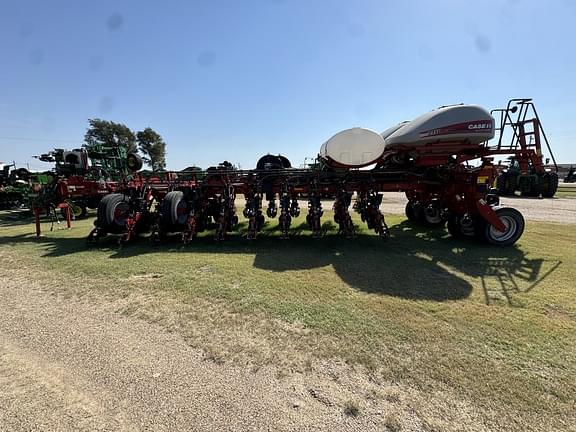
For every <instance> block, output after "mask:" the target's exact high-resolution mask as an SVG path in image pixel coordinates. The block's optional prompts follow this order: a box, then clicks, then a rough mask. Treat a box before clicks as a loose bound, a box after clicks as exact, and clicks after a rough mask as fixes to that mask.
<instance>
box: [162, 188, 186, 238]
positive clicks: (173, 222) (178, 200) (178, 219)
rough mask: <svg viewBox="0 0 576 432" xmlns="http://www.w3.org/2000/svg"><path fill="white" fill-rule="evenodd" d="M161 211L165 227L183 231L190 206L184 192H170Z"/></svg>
mask: <svg viewBox="0 0 576 432" xmlns="http://www.w3.org/2000/svg"><path fill="white" fill-rule="evenodd" d="M161 211H162V224H163V225H164V226H165V227H170V228H171V229H176V228H179V229H180V230H181V229H182V228H183V227H184V225H185V224H186V220H187V219H188V205H187V203H186V201H185V200H184V192H182V191H172V192H168V193H167V194H166V196H165V197H164V199H163V200H162V204H161Z"/></svg>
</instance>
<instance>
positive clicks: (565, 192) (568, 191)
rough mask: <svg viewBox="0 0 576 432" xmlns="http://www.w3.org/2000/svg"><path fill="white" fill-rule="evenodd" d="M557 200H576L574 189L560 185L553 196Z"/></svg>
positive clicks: (575, 190)
mask: <svg viewBox="0 0 576 432" xmlns="http://www.w3.org/2000/svg"><path fill="white" fill-rule="evenodd" d="M555 196H556V197H557V198H576V187H570V186H564V187H562V185H560V186H559V187H558V191H557V192H556V195H555Z"/></svg>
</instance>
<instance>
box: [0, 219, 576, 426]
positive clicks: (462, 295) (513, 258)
mask: <svg viewBox="0 0 576 432" xmlns="http://www.w3.org/2000/svg"><path fill="white" fill-rule="evenodd" d="M330 213H331V212H326V214H325V217H324V220H325V221H329V220H330V217H331V214H330ZM15 222H16V221H14V220H13V221H10V223H9V224H4V225H0V248H1V249H2V250H4V251H5V253H4V254H0V262H1V261H7V260H9V263H8V262H4V263H2V265H3V266H7V265H10V266H13V267H16V268H17V267H20V268H27V269H35V270H36V271H38V272H39V273H40V274H42V278H44V279H46V278H47V280H50V278H52V282H51V283H52V284H53V285H54V284H57V285H59V286H60V290H61V291H62V292H64V293H66V292H69V293H72V294H74V295H86V296H90V295H98V294H99V293H101V294H103V295H105V296H107V297H110V298H111V299H116V298H127V299H128V300H129V299H130V298H131V296H132V295H133V294H132V293H133V292H136V291H138V292H141V293H142V292H143V293H145V296H149V298H152V299H153V300H150V301H146V302H143V301H141V297H140V298H139V299H140V300H134V301H133V302H132V303H130V302H128V303H129V306H127V307H125V308H124V309H123V312H124V313H130V314H133V315H134V316H138V317H141V318H144V319H150V320H153V321H155V322H159V323H160V324H161V325H165V326H166V327H168V328H170V329H171V330H173V331H179V332H181V333H182V334H183V335H184V336H185V337H187V338H188V340H189V341H190V343H191V344H192V345H194V346H198V347H201V348H203V349H205V350H206V351H207V352H210V353H212V354H211V355H212V356H213V357H214V358H217V359H219V360H220V361H228V360H229V361H242V362H248V363H251V364H255V365H258V364H267V363H270V364H282V365H284V366H288V367H290V368H294V367H296V368H298V367H303V365H305V364H310V362H311V361H313V360H314V359H319V358H320V359H339V360H344V361H346V362H348V363H351V364H358V365H363V366H366V367H368V368H370V370H372V372H373V373H374V374H377V375H378V376H379V377H381V378H383V379H386V380H389V381H391V382H401V383H403V384H407V385H410V386H413V387H415V388H418V389H421V390H422V391H430V392H432V391H437V390H438V389H443V390H446V389H448V390H449V391H450V392H453V393H454V394H457V395H458V397H460V398H463V399H465V400H468V401H473V403H474V404H475V405H477V406H478V407H480V408H481V409H483V410H486V411H490V412H494V413H495V414H493V415H494V416H495V417H494V418H496V417H498V418H500V417H501V418H503V419H504V420H503V422H504V423H503V424H504V425H507V427H509V428H512V427H513V426H514V427H518V425H519V424H520V423H517V422H518V421H520V420H521V421H522V422H524V421H532V422H542V424H543V425H547V427H550V425H556V426H555V427H557V428H559V429H562V428H565V424H566V423H563V422H565V421H573V420H574V417H573V414H572V417H569V416H568V414H567V413H570V412H572V410H573V408H574V403H575V395H576V380H575V377H576V349H575V346H576V300H575V297H576V296H575V295H574V287H575V286H576V284H575V281H576V253H574V250H575V246H576V225H560V224H543V223H536V222H528V223H527V229H526V232H525V234H524V236H523V237H522V239H521V240H520V241H519V243H518V244H517V245H516V246H514V247H510V248H494V247H490V246H487V245H484V244H479V243H473V242H463V241H456V240H454V239H452V238H451V237H450V236H449V235H448V234H447V233H446V232H445V231H444V230H442V229H441V230H432V231H429V230H425V229H422V228H418V227H415V226H413V225H411V224H409V223H408V222H407V221H405V219H404V217H402V216H390V217H388V223H389V225H390V227H391V232H392V238H391V239H390V240H389V241H388V242H384V241H382V240H381V239H380V238H378V237H376V236H375V235H373V233H371V232H369V231H368V230H367V229H366V228H359V231H358V236H357V238H355V239H353V240H347V239H344V238H341V237H340V236H339V235H338V234H337V232H336V231H337V230H336V227H335V226H334V225H333V224H331V223H329V222H326V223H325V230H326V233H325V237H324V238H323V239H321V240H314V239H312V238H310V236H309V235H308V234H309V232H308V230H307V229H306V228H305V226H304V225H303V222H304V218H303V217H301V218H300V219H299V220H297V221H295V222H294V224H293V226H294V227H296V228H295V229H296V231H298V234H297V235H295V237H294V238H292V239H290V240H281V239H279V237H278V231H277V228H276V226H275V222H272V223H271V224H267V225H266V227H265V229H264V231H263V233H261V235H260V237H259V238H258V239H257V240H256V241H252V242H249V241H247V240H245V239H243V238H241V235H239V234H236V235H232V236H231V238H230V239H229V240H228V241H227V242H224V243H215V242H214V241H213V240H212V239H211V237H210V235H209V234H207V235H203V236H201V237H200V238H199V239H198V241H196V242H195V243H193V244H191V245H188V246H182V245H180V244H179V243H178V241H176V239H174V241H173V242H170V243H168V244H165V245H161V246H159V247H154V246H151V245H150V244H148V242H147V241H146V240H145V239H142V240H139V241H136V242H134V243H132V244H129V245H125V246H122V247H119V246H118V245H117V244H116V242H115V241H114V239H109V240H108V239H104V240H103V241H102V243H101V244H100V245H98V246H97V247H94V248H88V247H87V245H86V243H85V237H86V235H87V234H88V232H89V230H90V227H91V224H92V220H84V221H79V222H77V223H75V225H74V228H73V229H72V230H57V231H53V232H46V236H45V237H44V238H43V239H40V240H36V239H34V237H33V236H32V231H33V227H32V225H26V224H20V225H18V224H16V223H15ZM355 222H356V223H357V224H358V225H360V221H359V220H358V219H356V218H355ZM46 228H47V226H45V229H46ZM243 228H244V229H245V226H243ZM31 277H34V276H33V273H32V272H31ZM174 310H176V311H177V312H176V313H174ZM262 340H264V341H265V343H263V342H262ZM491 418H492V417H491ZM518 419H520V420H518ZM491 421H496V420H494V419H492V420H491ZM535 424H536V423H534V425H535ZM520 429H521V428H520Z"/></svg>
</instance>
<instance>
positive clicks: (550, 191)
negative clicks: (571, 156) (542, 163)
mask: <svg viewBox="0 0 576 432" xmlns="http://www.w3.org/2000/svg"><path fill="white" fill-rule="evenodd" d="M558 183H559V179H558V173H546V174H544V185H543V188H542V196H543V197H544V198H552V197H554V195H556V192H557V191H558Z"/></svg>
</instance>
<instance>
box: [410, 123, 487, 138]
mask: <svg viewBox="0 0 576 432" xmlns="http://www.w3.org/2000/svg"><path fill="white" fill-rule="evenodd" d="M493 128H494V125H493V123H492V122H491V121H486V120H475V121H471V122H464V123H457V124H453V125H450V126H446V127H442V128H437V129H430V130H427V131H423V132H420V134H419V135H420V138H427V137H433V136H438V135H453V134H459V133H477V132H488V131H490V130H492V129H493Z"/></svg>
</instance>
